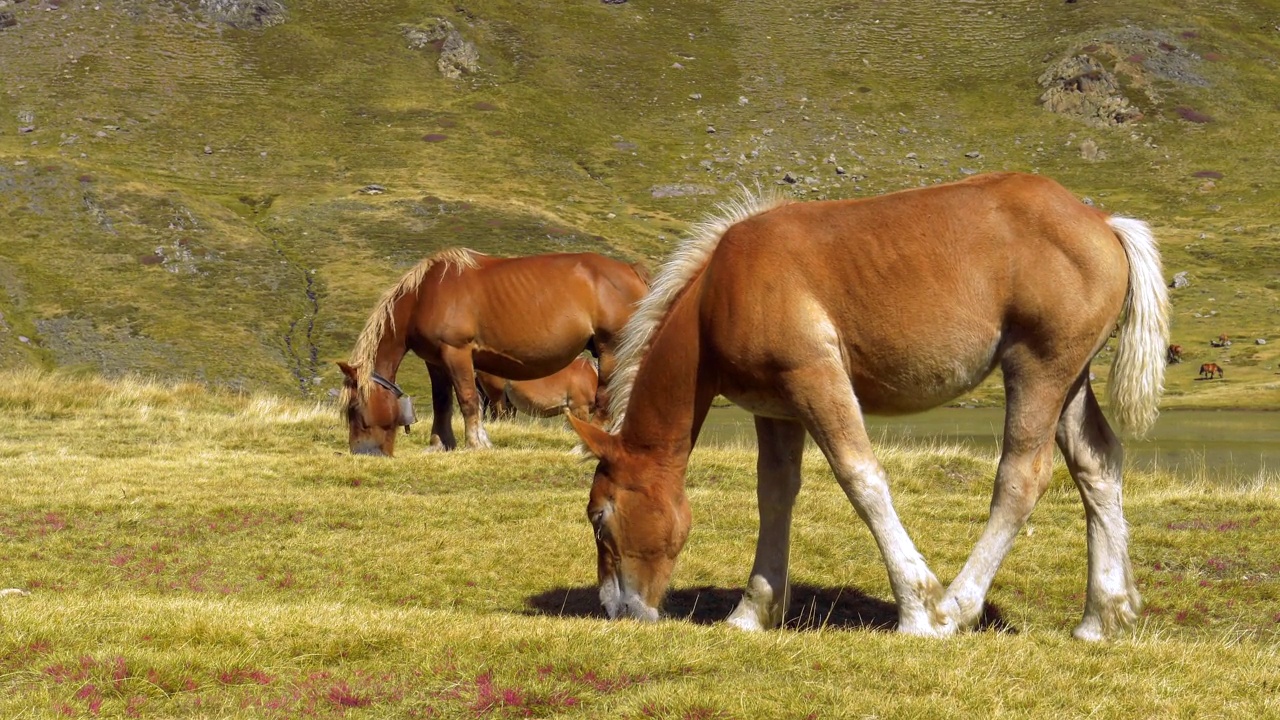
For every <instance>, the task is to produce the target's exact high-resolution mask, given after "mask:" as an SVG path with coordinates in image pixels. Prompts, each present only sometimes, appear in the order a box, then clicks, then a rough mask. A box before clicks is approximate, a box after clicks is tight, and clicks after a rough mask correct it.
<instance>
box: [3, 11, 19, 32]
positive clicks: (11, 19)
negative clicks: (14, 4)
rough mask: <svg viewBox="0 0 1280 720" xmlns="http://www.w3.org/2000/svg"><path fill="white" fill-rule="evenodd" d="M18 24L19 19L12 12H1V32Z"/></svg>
mask: <svg viewBox="0 0 1280 720" xmlns="http://www.w3.org/2000/svg"><path fill="white" fill-rule="evenodd" d="M17 24H18V18H17V17H15V16H14V14H13V13H11V12H0V30H3V29H5V28H11V27H13V26H14V25H17Z"/></svg>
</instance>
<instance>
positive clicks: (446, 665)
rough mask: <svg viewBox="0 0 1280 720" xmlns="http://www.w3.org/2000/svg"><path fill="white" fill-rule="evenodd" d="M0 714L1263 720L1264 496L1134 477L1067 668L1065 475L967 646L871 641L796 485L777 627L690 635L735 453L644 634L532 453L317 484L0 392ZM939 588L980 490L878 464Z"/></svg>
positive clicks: (721, 556) (967, 474) (111, 392)
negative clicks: (1114, 615) (1122, 633)
mask: <svg viewBox="0 0 1280 720" xmlns="http://www.w3.org/2000/svg"><path fill="white" fill-rule="evenodd" d="M0 412H2V413H3V416H4V418H5V430H4V432H3V433H0V468H3V470H2V474H3V477H2V478H0V587H18V588H22V589H25V590H28V591H30V595H27V596H19V595H9V596H4V597H0V716H4V717H56V716H61V715H71V716H90V715H93V714H95V713H100V714H102V715H105V716H134V715H136V716H142V717H281V718H284V717H310V716H319V717H352V718H358V717H490V716H492V717H508V716H525V715H532V716H567V717H603V716H611V717H676V718H711V717H723V718H736V717H743V718H746V717H779V718H790V717H808V716H812V717H822V718H827V717H867V716H873V715H874V716H879V717H943V716H957V715H962V714H963V715H979V716H995V717H1025V716H1044V717H1059V716H1085V715H1092V716H1097V717H1124V718H1132V717H1168V716H1182V717H1197V718H1199V717H1263V716H1269V715H1275V714H1277V713H1280V705H1278V704H1277V701H1276V700H1275V699H1274V698H1275V697H1276V696H1277V695H1278V694H1280V693H1277V692H1276V691H1277V690H1278V689H1280V688H1277V686H1276V683H1277V680H1276V674H1275V667H1276V666H1277V657H1276V656H1277V650H1278V649H1280V642H1278V638H1280V633H1277V627H1280V615H1277V612H1280V604H1278V603H1277V596H1278V595H1280V592H1278V590H1277V583H1278V582H1280V550H1278V548H1280V500H1278V499H1277V478H1276V477H1274V476H1273V475H1264V476H1260V477H1257V478H1241V479H1240V482H1238V483H1235V484H1231V485H1228V486H1224V485H1221V484H1213V483H1209V482H1190V483H1187V482H1182V481H1178V480H1176V479H1174V478H1172V477H1168V476H1163V475H1148V474H1131V476H1130V477H1129V478H1128V488H1127V490H1128V492H1127V497H1126V500H1127V508H1128V516H1129V518H1130V521H1131V524H1132V533H1133V559H1134V564H1135V568H1136V572H1137V577H1138V582H1139V586H1140V588H1141V589H1142V591H1143V593H1144V595H1145V597H1146V600H1147V603H1148V609H1147V612H1146V613H1145V614H1144V616H1143V617H1142V619H1141V621H1140V624H1139V626H1138V627H1137V628H1136V629H1135V630H1134V632H1133V633H1131V634H1129V635H1127V636H1126V637H1124V638H1122V639H1120V640H1118V641H1116V642H1114V643H1110V644H1107V645H1100V646H1094V645H1085V644H1082V643H1078V642H1075V641H1073V640H1071V639H1070V638H1069V632H1070V628H1071V627H1072V626H1073V624H1074V623H1075V621H1076V620H1077V619H1078V615H1079V612H1080V609H1081V606H1082V602H1083V591H1084V577H1085V573H1084V569H1085V554H1084V525H1083V519H1082V512H1081V510H1080V505H1079V500H1078V498H1077V497H1076V496H1075V491H1074V489H1073V488H1072V487H1071V486H1070V481H1069V479H1068V478H1067V476H1066V474H1065V472H1064V471H1063V470H1062V469H1061V468H1059V469H1058V470H1057V471H1056V472H1055V479H1054V484H1053V486H1052V488H1051V489H1050V491H1049V492H1048V493H1047V494H1046V496H1045V498H1044V499H1043V500H1042V502H1041V504H1040V507H1039V508H1038V509H1037V511H1036V513H1035V514H1034V515H1033V517H1032V520H1031V531H1030V532H1028V533H1026V534H1024V536H1023V537H1021V538H1019V541H1018V544H1017V545H1016V546H1015V549H1014V551H1013V552H1012V553H1011V555H1010V556H1009V558H1008V560H1007V561H1006V563H1005V565H1004V567H1003V568H1002V569H1001V571H1000V574H999V575H998V576H997V579H996V585H995V587H994V589H993V591H992V593H991V596H990V601H991V603H992V605H993V607H994V611H993V613H992V616H993V624H992V629H991V630H988V631H984V632H976V633H971V634H967V635H964V636H961V637H957V638H954V639H951V640H946V641H930V640H921V639H916V638H906V637H899V636H897V635H895V634H892V633H888V632H883V631H882V629H883V628H884V627H886V626H888V625H891V623H892V622H893V608H892V605H891V604H890V603H889V602H887V600H888V599H889V598H891V595H890V593H889V590H888V587H887V581H886V579H885V574H884V569H883V567H882V565H881V563H880V560H879V557H878V555H877V553H876V551H875V547H874V544H873V543H872V542H871V539H870V536H869V534H868V533H867V531H866V530H865V528H863V526H862V525H861V523H860V522H859V521H858V520H857V518H856V516H855V514H854V513H853V511H852V510H851V509H850V507H849V506H848V503H847V502H846V501H845V500H844V498H843V496H842V495H841V493H840V492H839V490H838V488H837V487H836V486H835V483H834V481H833V480H832V479H831V476H830V472H829V470H828V469H827V468H826V467H825V464H824V463H823V462H822V459H821V458H820V457H819V456H817V455H810V456H808V457H807V458H806V466H805V477H806V486H805V488H804V490H803V492H802V493H801V497H800V504H799V505H798V507H797V511H796V529H795V542H794V546H793V550H792V557H793V568H794V569H793V572H794V575H793V578H794V580H795V582H796V584H797V591H796V602H795V603H794V605H793V609H792V616H793V617H792V620H791V622H790V623H789V626H788V627H787V628H786V629H783V630H780V631H775V632H768V633H762V634H759V635H745V634H741V633H738V632H736V631H732V630H730V629H728V628H726V627H725V626H723V625H722V624H718V623H717V620H718V619H719V618H722V617H723V616H724V615H725V614H726V613H727V612H728V609H729V607H730V606H731V604H732V603H733V602H734V601H735V600H736V593H737V588H738V587H739V585H740V583H741V582H742V581H743V579H744V577H745V573H746V571H747V570H748V568H749V563H750V557H751V552H752V546H753V543H754V533H755V499H754V495H755V493H754V488H753V478H752V476H753V473H754V453H753V451H752V450H751V449H750V448H749V447H729V448H707V449H699V450H698V451H697V452H696V456H695V458H694V461H693V465H692V470H691V473H690V478H689V484H690V497H691V502H692V505H693V510H694V530H693V534H692V537H691V539H690V542H689V546H688V548H687V549H686V550H685V552H684V554H683V556H682V560H681V564H680V566H679V567H678V568H677V572H676V577H675V584H674V586H673V590H672V593H671V596H670V598H669V601H668V604H667V609H668V611H669V612H670V613H671V615H672V616H673V617H672V619H669V620H667V621H664V622H662V623H659V624H657V625H653V626H643V625H638V624H634V623H630V622H623V623H609V622H606V621H604V620H602V619H600V618H599V617H596V616H595V615H594V613H595V602H594V588H593V587H592V583H593V580H594V549H593V547H592V546H591V543H590V536H589V528H588V525H587V522H586V520H585V518H584V516H583V508H584V506H585V501H586V489H587V486H588V484H589V482H590V475H591V471H592V465H591V464H590V463H588V462H585V461H583V460H581V459H580V458H577V457H575V456H574V455H572V453H571V452H570V448H571V447H572V446H573V439H572V437H571V436H570V435H569V434H568V433H567V432H565V431H564V430H562V429H560V428H558V427H556V426H554V425H553V424H549V423H528V424H525V423H506V424H498V425H496V426H495V427H493V428H492V431H491V432H492V436H493V439H494V441H495V444H496V445H498V447H499V448H500V449H498V450H495V451H492V452H459V453H453V454H446V455H433V454H424V453H421V452H420V449H421V447H422V443H423V441H424V440H425V438H423V437H420V436H419V435H417V434H415V435H411V436H409V437H408V438H405V439H404V441H406V442H404V443H403V445H402V447H401V457H399V458H397V459H395V460H379V459H371V458H356V457H351V456H349V455H347V454H345V452H344V450H345V448H344V440H345V434H344V433H343V432H342V430H341V429H340V428H339V427H338V426H337V417H336V414H335V413H334V412H333V411H332V409H331V408H328V407H325V406H320V405H314V404H301V403H297V402H293V401H287V400H281V399H279V398H273V397H270V396H241V395H235V394H229V393H224V392H217V391H212V390H209V389H207V388H204V387H202V386H199V385H178V386H173V385H161V384H152V383H148V382H143V381H136V380H123V381H105V380H102V379H98V378H94V377H78V376H68V375H48V374H37V373H30V372H24V373H9V374H4V375H2V376H0ZM881 455H882V458H883V460H884V462H885V464H886V466H887V467H888V468H889V471H890V475H891V477H892V478H893V485H894V491H895V494H896V499H897V505H898V508H899V511H900V512H901V514H902V516H903V519H904V522H905V523H906V525H907V527H908V528H909V529H910V530H911V532H912V534H913V536H914V537H915V538H916V539H917V542H918V544H919V545H920V547H921V550H922V552H924V553H925V555H926V557H927V558H928V559H929V561H930V563H931V564H932V565H933V567H934V569H935V570H936V571H937V572H938V574H939V576H940V577H942V578H947V577H950V576H952V575H954V573H955V572H956V571H957V570H958V568H959V567H960V565H961V564H962V562H963V559H964V556H965V554H966V553H967V551H968V549H969V547H970V546H971V545H972V543H973V541H974V540H975V539H976V537H977V534H978V532H979V531H980V528H981V523H982V522H983V521H984V520H985V516H986V506H987V503H988V499H989V498H988V496H989V489H990V483H991V475H992V470H993V465H992V459H991V458H985V457H976V456H973V455H972V454H969V453H967V452H966V451H964V450H961V449H957V448H948V447H935V448H927V449H911V448H885V449H883V450H882V452H881Z"/></svg>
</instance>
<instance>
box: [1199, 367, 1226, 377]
mask: <svg viewBox="0 0 1280 720" xmlns="http://www.w3.org/2000/svg"><path fill="white" fill-rule="evenodd" d="M1215 373H1216V374H1217V376H1218V377H1222V366H1220V365H1218V363H1205V364H1203V365H1201V366H1200V379H1201V380H1212V379H1213V376H1214V374H1215Z"/></svg>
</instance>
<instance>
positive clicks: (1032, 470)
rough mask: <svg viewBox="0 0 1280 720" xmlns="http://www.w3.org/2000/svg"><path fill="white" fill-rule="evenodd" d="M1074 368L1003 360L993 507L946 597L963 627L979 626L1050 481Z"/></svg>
mask: <svg viewBox="0 0 1280 720" xmlns="http://www.w3.org/2000/svg"><path fill="white" fill-rule="evenodd" d="M1027 356H1029V353H1028V354H1027ZM1020 360H1021V361H1020ZM1070 372H1074V371H1068V372H1067V373H1062V372H1058V371H1056V370H1055V369H1054V368H1053V367H1051V366H1044V365H1041V364H1038V363H1036V362H1034V361H1033V360H1030V359H1028V357H1024V358H1021V359H1019V358H1017V357H1015V358H1013V359H1012V360H1011V361H1006V363H1005V364H1004V376H1005V392H1006V399H1005V400H1006V401H1005V423H1004V442H1003V447H1002V449H1001V453H1000V463H999V465H998V467H997V469H996V479H995V487H994V489H993V491H992V496H991V509H990V512H989V515H988V517H987V524H986V527H984V528H983V531H982V535H981V536H980V537H979V538H978V542H977V544H976V545H975V546H974V548H973V551H972V552H971V553H970V554H969V558H968V559H967V560H966V561H965V564H964V567H963V568H961V570H960V573H959V574H958V575H957V576H956V578H955V580H954V581H952V583H951V585H950V586H949V587H948V588H947V593H946V598H945V601H944V603H943V607H944V609H945V611H946V613H947V614H948V617H949V620H950V621H952V622H954V623H955V624H956V625H957V626H958V627H965V628H971V627H974V626H975V625H977V623H978V621H979V620H980V619H981V617H982V610H983V606H984V604H985V602H986V596H987V592H988V591H989V590H990V589H991V583H992V582H993V581H994V580H995V575H996V571H997V570H999V569H1000V564H1001V563H1002V562H1003V561H1004V558H1005V555H1007V554H1008V553H1009V550H1010V549H1011V548H1012V547H1013V542H1014V540H1015V539H1016V538H1017V536H1018V532H1019V531H1021V530H1022V527H1023V525H1025V524H1026V522H1027V518H1028V517H1030V516H1031V511H1032V510H1033V509H1034V508H1035V506H1036V502H1037V501H1038V500H1039V499H1040V496H1041V495H1043V494H1044V491H1045V490H1046V489H1047V488H1048V487H1049V480H1050V479H1051V478H1052V476H1053V429H1054V425H1055V423H1056V422H1057V420H1058V414H1059V411H1060V410H1059V409H1060V408H1061V407H1062V399H1063V397H1064V396H1065V395H1066V391H1067V388H1068V381H1066V380H1063V379H1062V378H1063V377H1064V376H1065V377H1068V378H1069V377H1070V374H1069V373H1070Z"/></svg>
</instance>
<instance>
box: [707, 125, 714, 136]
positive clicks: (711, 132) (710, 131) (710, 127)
mask: <svg viewBox="0 0 1280 720" xmlns="http://www.w3.org/2000/svg"><path fill="white" fill-rule="evenodd" d="M715 133H716V126H715V125H708V126H707V134H708V135H714V134H715Z"/></svg>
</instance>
